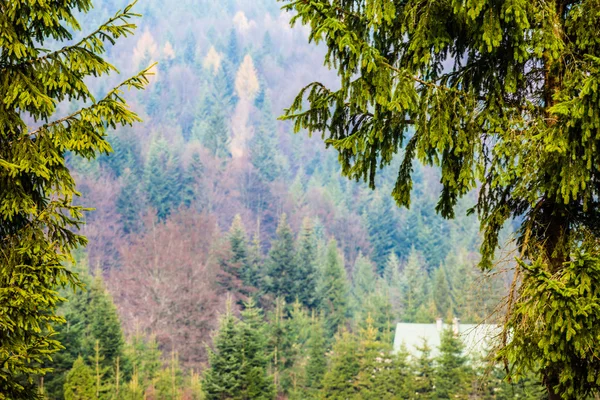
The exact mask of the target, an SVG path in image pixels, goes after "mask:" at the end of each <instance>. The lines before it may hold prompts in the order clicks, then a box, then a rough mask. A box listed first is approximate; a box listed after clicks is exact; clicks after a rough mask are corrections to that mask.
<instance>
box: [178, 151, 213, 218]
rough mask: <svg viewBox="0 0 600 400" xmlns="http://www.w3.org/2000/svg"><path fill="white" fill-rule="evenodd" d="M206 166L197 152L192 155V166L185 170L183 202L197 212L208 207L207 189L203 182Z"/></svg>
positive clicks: (182, 191)
mask: <svg viewBox="0 0 600 400" xmlns="http://www.w3.org/2000/svg"><path fill="white" fill-rule="evenodd" d="M203 174H204V164H203V163H202V160H201V159H200V154H198V153H197V152H196V153H194V154H193V155H192V159H191V161H190V164H189V165H188V167H187V168H186V169H185V171H184V174H183V182H182V190H181V196H182V202H183V204H184V205H185V206H186V207H192V205H193V206H194V209H196V210H203V209H204V208H205V206H206V200H207V199H206V194H205V187H204V183H203V180H202V177H203Z"/></svg>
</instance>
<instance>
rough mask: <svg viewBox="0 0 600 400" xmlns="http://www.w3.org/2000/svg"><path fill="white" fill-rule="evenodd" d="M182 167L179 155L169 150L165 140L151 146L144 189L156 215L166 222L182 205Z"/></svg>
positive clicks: (160, 139)
mask: <svg viewBox="0 0 600 400" xmlns="http://www.w3.org/2000/svg"><path fill="white" fill-rule="evenodd" d="M181 178H182V171H181V165H180V163H179V159H178V157H177V155H176V154H175V153H174V152H173V151H172V150H170V149H169V145H168V143H167V141H166V140H165V139H164V138H162V137H161V138H158V139H155V140H153V141H152V143H151V144H150V150H149V152H148V159H147V160H146V165H145V168H144V176H143V179H144V187H145V190H146V194H147V196H148V202H149V203H150V205H151V206H152V207H154V208H155V209H156V215H157V216H158V218H159V219H161V220H164V219H165V218H167V217H168V216H169V215H170V214H171V212H172V211H174V210H175V209H176V208H177V207H179V205H180V204H181V201H182V198H181V189H182V188H181V183H182V179H181Z"/></svg>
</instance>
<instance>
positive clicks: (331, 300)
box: [318, 239, 348, 337]
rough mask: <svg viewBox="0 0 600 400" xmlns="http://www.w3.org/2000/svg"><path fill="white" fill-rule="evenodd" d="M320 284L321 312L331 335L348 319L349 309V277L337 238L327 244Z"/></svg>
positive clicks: (327, 330) (326, 328)
mask: <svg viewBox="0 0 600 400" xmlns="http://www.w3.org/2000/svg"><path fill="white" fill-rule="evenodd" d="M323 263H324V265H323V266H322V267H321V268H322V277H321V282H320V284H319V289H318V293H319V304H320V312H321V315H322V317H323V319H324V324H325V330H326V332H327V334H328V336H329V337H331V336H333V335H334V334H335V333H336V332H337V330H338V328H339V327H340V326H342V325H343V324H344V322H345V321H346V313H347V311H348V279H347V278H346V270H345V269H344V264H343V262H342V260H341V257H340V254H339V252H338V248H337V242H336V241H335V239H331V240H330V241H329V244H328V245H327V250H326V254H325V259H324V261H323Z"/></svg>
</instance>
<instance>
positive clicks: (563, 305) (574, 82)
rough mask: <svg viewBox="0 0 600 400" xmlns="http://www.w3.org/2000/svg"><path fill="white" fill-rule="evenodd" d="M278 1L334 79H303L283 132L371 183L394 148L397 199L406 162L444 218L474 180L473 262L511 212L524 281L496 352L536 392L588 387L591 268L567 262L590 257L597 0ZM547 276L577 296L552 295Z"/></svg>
mask: <svg viewBox="0 0 600 400" xmlns="http://www.w3.org/2000/svg"><path fill="white" fill-rule="evenodd" d="M284 7H285V8H286V9H288V10H290V11H294V13H295V14H294V16H293V17H292V23H295V22H302V23H303V24H306V25H309V26H310V29H311V32H310V34H309V39H310V40H314V41H315V42H321V41H322V42H325V44H326V45H327V47H328V52H327V53H326V63H327V65H329V66H331V67H333V68H335V69H336V70H337V73H338V75H339V78H340V84H339V85H337V89H335V90H331V89H329V88H328V87H327V86H326V85H323V84H321V83H319V82H315V83H312V84H310V85H308V86H307V87H305V88H304V89H302V91H301V92H300V94H299V95H298V96H297V98H296V100H295V101H294V102H293V104H292V106H291V107H290V108H289V109H288V110H286V118H288V119H293V120H294V122H295V128H296V130H297V131H298V130H300V129H307V130H308V131H309V132H311V133H312V132H323V136H324V140H326V142H327V144H328V145H331V146H333V147H334V148H335V149H336V150H337V151H338V153H339V159H340V162H341V165H342V172H343V174H345V175H347V176H348V177H350V178H353V179H357V180H358V179H363V180H365V181H368V182H369V185H370V186H371V187H374V186H375V181H376V176H377V170H378V168H383V167H385V166H386V165H389V164H390V163H391V162H392V161H393V160H394V159H395V158H396V155H397V154H398V153H399V152H400V149H403V151H402V161H401V165H400V168H399V170H398V175H397V179H396V183H395V186H394V189H393V193H392V194H393V196H394V198H395V200H396V202H397V203H398V204H399V205H400V206H408V205H409V204H410V200H411V191H412V189H413V176H412V173H413V171H414V163H415V161H416V160H418V161H420V162H422V163H424V164H426V165H431V166H436V167H439V169H440V170H441V180H440V182H441V185H442V188H441V191H440V197H439V201H438V202H437V205H436V207H435V208H436V211H437V212H438V213H440V214H441V216H443V217H445V218H452V217H454V214H455V208H456V205H457V203H458V200H459V198H461V197H463V196H465V195H466V194H467V193H469V192H470V191H471V190H472V189H474V188H475V187H478V186H480V187H479V189H478V198H477V200H476V203H475V205H474V207H473V208H472V209H471V212H477V213H478V215H479V218H480V221H481V228H482V231H483V240H482V243H481V255H482V258H481V263H480V265H481V267H482V268H485V269H489V268H491V266H492V262H493V259H494V253H495V251H496V248H497V247H498V244H499V234H500V231H501V230H502V228H503V227H504V226H505V224H506V222H507V221H514V220H517V221H519V222H518V223H517V227H518V229H517V238H518V245H519V250H520V255H519V259H520V260H519V267H518V270H519V273H520V274H523V278H524V279H523V284H521V285H517V287H516V288H515V292H516V293H515V296H513V297H512V298H513V300H514V301H512V302H511V304H509V310H508V311H509V313H510V317H509V318H507V319H506V321H507V323H506V326H505V336H506V337H507V338H510V340H506V341H504V348H503V349H502V351H501V355H502V356H503V357H505V358H506V360H507V361H508V362H514V363H515V365H516V369H515V371H523V370H525V369H529V370H533V371H535V372H536V373H538V374H539V375H540V376H541V378H542V380H543V381H544V384H545V386H546V388H547V391H548V395H549V397H550V399H551V400H555V399H559V398H568V399H575V398H585V397H586V396H588V395H590V394H595V393H597V392H598V390H599V389H600V381H598V380H596V379H592V378H591V377H592V376H598V375H599V374H600V361H599V360H598V358H597V357H596V353H595V352H594V351H593V350H592V349H593V348H594V345H593V343H594V342H595V341H596V340H597V339H596V338H597V337H598V334H599V332H600V327H599V326H600V325H599V324H598V323H595V324H594V325H593V326H595V327H596V328H594V329H592V330H588V328H587V327H588V326H592V325H587V324H588V323H590V324H591V323H593V322H592V321H589V319H588V320H587V321H586V323H585V324H581V321H580V320H579V317H578V316H575V314H573V310H575V308H573V307H574V306H573V304H574V303H576V302H578V301H579V302H585V303H588V302H589V304H590V307H592V308H598V307H600V301H599V300H598V299H597V298H596V299H595V300H593V299H592V297H589V295H588V292H587V287H588V286H587V280H588V279H592V278H593V279H597V278H600V275H598V276H597V275H595V274H592V275H587V274H586V271H589V268H588V269H585V270H581V269H580V268H579V267H578V265H581V264H586V263H587V264H588V266H591V265H595V264H594V263H596V260H597V259H599V257H598V256H599V255H600V249H599V248H598V246H597V242H598V237H600V231H599V230H598V229H597V226H598V224H597V220H598V216H599V213H600V211H599V208H598V207H597V203H598V198H599V197H600V185H598V184H597V182H598V180H599V179H600V162H598V154H599V153H598V151H597V149H598V147H599V146H600V135H598V125H599V118H600V117H599V115H598V113H597V112H596V110H597V109H598V106H599V104H600V103H599V102H600V96H599V95H598V93H599V91H600V47H599V46H598V44H597V36H598V35H597V30H596V29H593V27H596V26H598V24H599V23H600V17H599V10H600V5H598V3H597V2H595V1H585V0H575V1H563V0H558V1H553V2H531V1H526V0H517V1H499V2H478V1H475V2H455V1H442V2H440V1H437V0H436V1H434V0H419V1H398V0H382V1H376V2H371V1H366V0H354V1H343V2H338V1H336V2H330V1H327V0H315V1H309V2H305V1H292V0H288V1H287V4H286V6H284ZM305 100H306V101H305ZM593 268H594V269H597V267H593ZM579 273H583V275H580V276H578V277H577V279H570V277H571V276H573V275H572V274H579ZM551 277H553V278H551ZM567 284H569V285H570V286H563V285H567ZM559 286H560V287H565V290H567V291H568V292H569V293H573V294H575V293H579V294H578V295H577V296H578V297H579V298H578V300H577V301H575V300H574V301H573V304H572V303H570V302H568V301H566V302H565V301H558V300H557V298H558V297H560V296H561V295H558V294H557V292H556V290H555V288H557V287H559ZM599 286H600V281H596V280H594V282H593V283H592V287H599ZM540 288H542V289H540ZM560 293H564V292H563V291H562V289H561V291H560ZM532 296H533V297H535V298H536V299H538V300H539V301H536V302H531V301H530V299H531V298H532ZM538 304H543V306H539V307H538V306H537V305H538ZM557 314H559V315H561V316H560V317H558V316H557ZM596 314H598V313H596ZM555 316H556V318H563V319H562V323H558V324H557V323H556V322H555V321H554V320H553V318H554V317H555ZM564 317H567V320H566V321H565V320H564ZM594 317H595V315H594ZM593 319H594V320H595V318H593ZM540 323H542V324H543V326H540V325H539V324H540ZM565 324H566V325H567V326H570V327H571V328H570V329H568V328H567V329H565V328H564V326H565ZM509 332H510V334H509ZM540 332H543V334H542V335H541V336H540V335H539V333H540ZM546 343H547V345H546ZM540 344H541V345H540ZM571 346H572V347H571ZM583 348H586V349H588V350H587V351H575V349H583ZM566 349H573V350H574V351H569V350H566ZM531 360H535V362H532V361H531Z"/></svg>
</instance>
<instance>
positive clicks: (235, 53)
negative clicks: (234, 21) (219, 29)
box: [226, 28, 241, 67]
mask: <svg viewBox="0 0 600 400" xmlns="http://www.w3.org/2000/svg"><path fill="white" fill-rule="evenodd" d="M226 51H227V58H228V60H229V61H230V62H231V64H232V65H233V66H234V67H237V66H238V65H240V62H241V57H240V45H239V43H238V37H237V33H236V32H235V29H233V28H232V29H231V30H230V31H229V40H228V41H227V50H226Z"/></svg>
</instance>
